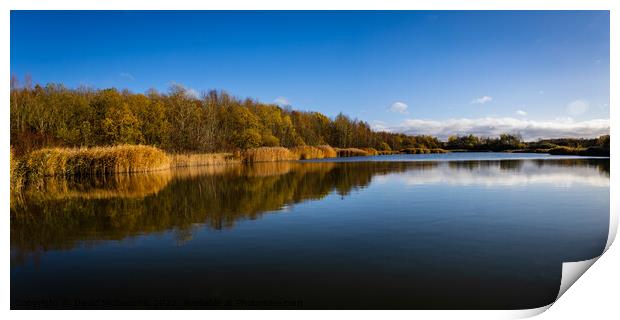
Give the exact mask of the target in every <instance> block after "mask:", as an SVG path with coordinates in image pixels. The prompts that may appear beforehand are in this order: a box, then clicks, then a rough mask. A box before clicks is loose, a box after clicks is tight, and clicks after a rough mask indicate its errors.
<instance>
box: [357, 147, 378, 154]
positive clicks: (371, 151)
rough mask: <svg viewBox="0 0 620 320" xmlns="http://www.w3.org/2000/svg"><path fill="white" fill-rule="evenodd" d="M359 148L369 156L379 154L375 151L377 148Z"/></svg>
mask: <svg viewBox="0 0 620 320" xmlns="http://www.w3.org/2000/svg"><path fill="white" fill-rule="evenodd" d="M360 149H362V150H364V151H366V153H368V155H369V156H376V155H379V151H377V149H375V148H360Z"/></svg>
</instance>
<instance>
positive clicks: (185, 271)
mask: <svg viewBox="0 0 620 320" xmlns="http://www.w3.org/2000/svg"><path fill="white" fill-rule="evenodd" d="M464 156H470V157H471V156H472V155H471V154H469V155H457V156H456V157H464ZM500 156H506V155H505V154H501V155H498V154H491V153H487V154H484V155H481V156H480V157H479V158H481V159H485V160H484V161H465V160H472V159H469V158H468V159H463V158H460V159H451V160H459V161H432V162H431V161H417V160H419V159H421V158H422V159H425V160H429V159H427V158H438V159H440V160H445V159H447V158H449V157H454V155H403V156H390V157H373V158H368V157H367V158H366V159H367V160H377V159H378V160H390V161H385V162H383V161H382V162H368V161H366V162H356V161H355V160H356V159H353V158H352V159H347V160H348V162H339V163H334V162H309V163H308V162H306V163H266V164H260V165H255V166H252V167H244V166H229V167H210V168H200V169H192V170H177V171H173V172H165V173H158V174H144V175H134V176H131V177H127V176H115V177H110V178H107V179H106V180H101V179H100V180H90V181H54V180H50V181H47V182H46V185H45V186H43V187H42V191H34V190H30V191H28V192H26V193H25V194H23V195H22V196H20V197H12V199H11V306H12V308H253V309H255V308H309V309H350V308H353V309H384V308H404V309H499V308H501V309H504V308H507V309H522V308H533V307H540V306H543V305H547V304H549V303H550V302H552V301H553V300H554V299H555V297H556V295H557V293H558V289H559V285H560V277H561V270H562V262H564V261H578V260H584V259H590V258H593V257H595V256H597V255H599V254H601V253H602V251H603V248H604V247H605V243H606V240H607V232H608V224H609V160H608V159H569V158H557V157H549V156H542V155H523V154H517V156H520V158H527V159H522V160H514V159H513V160H502V161H498V160H497V159H498V157H500ZM507 156H509V157H511V156H513V155H507ZM408 160H416V161H408Z"/></svg>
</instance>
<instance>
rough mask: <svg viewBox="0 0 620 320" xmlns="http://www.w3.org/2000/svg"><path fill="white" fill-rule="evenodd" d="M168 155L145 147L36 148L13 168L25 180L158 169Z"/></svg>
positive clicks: (167, 163) (165, 164)
mask: <svg viewBox="0 0 620 320" xmlns="http://www.w3.org/2000/svg"><path fill="white" fill-rule="evenodd" d="M169 167H170V158H169V157H168V156H167V155H166V154H165V153H164V152H163V151H161V150H159V149H157V148H155V147H149V146H139V145H138V146H130V145H121V146H114V147H96V148H73V149H69V148H66V149H61V148H52V149H40V150H36V151H33V152H31V153H30V154H28V155H26V156H25V157H24V158H23V159H22V160H21V161H20V162H19V165H18V168H17V170H18V171H19V172H20V173H22V174H23V175H24V176H25V177H26V178H27V180H33V179H38V178H40V177H45V176H86V175H93V176H97V175H106V174H111V173H130V172H146V171H154V170H162V169H166V168H169Z"/></svg>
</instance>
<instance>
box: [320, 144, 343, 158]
mask: <svg viewBox="0 0 620 320" xmlns="http://www.w3.org/2000/svg"><path fill="white" fill-rule="evenodd" d="M317 148H319V149H321V151H323V158H336V157H337V156H338V153H337V152H336V150H335V149H334V148H332V147H331V146H329V145H326V144H325V145H321V146H317Z"/></svg>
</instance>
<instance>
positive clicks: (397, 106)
mask: <svg viewBox="0 0 620 320" xmlns="http://www.w3.org/2000/svg"><path fill="white" fill-rule="evenodd" d="M407 108H409V106H408V105H407V104H405V103H404V102H400V101H397V102H394V103H393V104H392V105H391V106H390V107H389V108H388V110H390V111H391V112H398V113H403V114H405V113H408V111H407Z"/></svg>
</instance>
